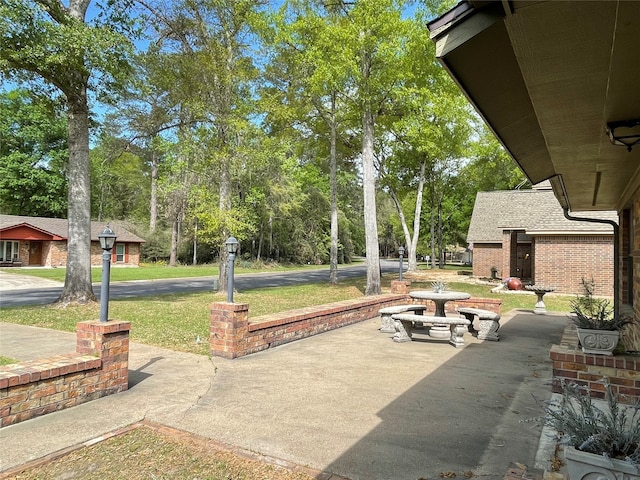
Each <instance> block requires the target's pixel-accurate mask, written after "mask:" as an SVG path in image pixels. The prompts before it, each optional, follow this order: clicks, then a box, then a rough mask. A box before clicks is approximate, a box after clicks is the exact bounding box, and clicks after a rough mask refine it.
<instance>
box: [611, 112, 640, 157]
mask: <svg viewBox="0 0 640 480" xmlns="http://www.w3.org/2000/svg"><path fill="white" fill-rule="evenodd" d="M607 134H608V135H609V140H611V143H612V144H614V145H620V146H622V147H627V151H629V152H630V151H631V149H632V147H634V146H635V145H637V144H638V143H640V119H635V120H621V121H619V122H609V123H607Z"/></svg>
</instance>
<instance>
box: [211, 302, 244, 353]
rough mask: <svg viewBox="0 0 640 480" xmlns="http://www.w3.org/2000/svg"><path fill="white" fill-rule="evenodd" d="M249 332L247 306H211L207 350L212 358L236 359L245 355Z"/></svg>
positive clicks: (219, 304)
mask: <svg viewBox="0 0 640 480" xmlns="http://www.w3.org/2000/svg"><path fill="white" fill-rule="evenodd" d="M248 332H249V304H248V303H227V302H224V303H223V302H219V303H213V304H211V314H210V323H209V348H210V351H211V355H212V356H214V357H224V358H236V357H241V356H243V355H245V353H246V349H247V346H246V336H247V333H248Z"/></svg>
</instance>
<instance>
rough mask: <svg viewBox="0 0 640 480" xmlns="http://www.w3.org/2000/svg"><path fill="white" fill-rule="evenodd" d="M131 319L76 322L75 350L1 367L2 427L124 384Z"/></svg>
mask: <svg viewBox="0 0 640 480" xmlns="http://www.w3.org/2000/svg"><path fill="white" fill-rule="evenodd" d="M130 325H131V324H130V322H119V321H111V322H105V323H101V322H98V321H89V322H80V323H78V325H77V327H76V352H75V353H68V354H64V355H57V356H55V357H50V358H44V359H39V360H34V361H30V362H21V363H16V364H11V365H5V366H2V367H0V427H5V426H7V425H12V424H14V423H18V422H22V421H24V420H28V419H30V418H35V417H39V416H41V415H45V414H47V413H52V412H55V411H57V410H63V409H65V408H69V407H73V406H75V405H80V404H82V403H85V402H88V401H91V400H95V399H97V398H100V397H104V396H106V395H111V394H114V393H118V392H122V391H124V390H127V388H128V383H129V329H130Z"/></svg>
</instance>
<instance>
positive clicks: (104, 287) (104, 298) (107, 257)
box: [98, 225, 118, 322]
mask: <svg viewBox="0 0 640 480" xmlns="http://www.w3.org/2000/svg"><path fill="white" fill-rule="evenodd" d="M116 238H118V237H117V235H116V234H115V233H114V232H113V230H111V228H110V227H109V225H107V226H106V227H105V228H104V230H103V231H102V232H101V233H100V234H99V235H98V240H99V241H100V248H102V282H101V284H100V321H101V322H106V321H108V320H109V282H110V279H109V277H110V276H111V250H112V249H113V246H114V245H115V243H116Z"/></svg>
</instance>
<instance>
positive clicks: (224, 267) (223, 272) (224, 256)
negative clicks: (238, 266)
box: [218, 157, 232, 293]
mask: <svg viewBox="0 0 640 480" xmlns="http://www.w3.org/2000/svg"><path fill="white" fill-rule="evenodd" d="M229 168H230V167H229V159H228V158H226V157H225V158H223V160H222V164H221V165H220V201H219V202H218V207H219V209H220V213H222V212H228V211H229V210H231V174H230V172H229ZM231 235H232V232H228V231H227V230H226V229H225V230H223V232H222V238H223V242H222V245H221V246H220V250H219V252H220V263H219V266H218V268H219V270H218V292H222V293H227V291H228V290H229V289H228V282H229V254H228V253H227V247H226V246H225V244H224V243H225V242H226V241H227V238H228V237H230V236H231Z"/></svg>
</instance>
